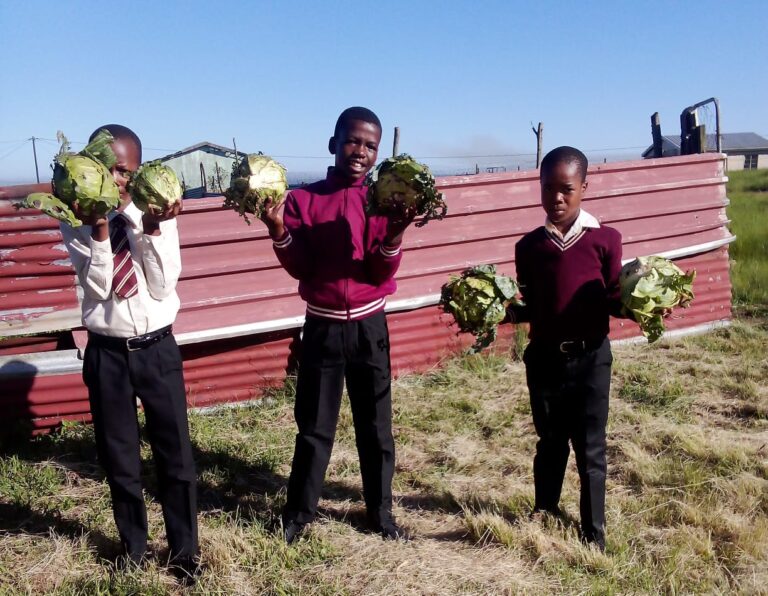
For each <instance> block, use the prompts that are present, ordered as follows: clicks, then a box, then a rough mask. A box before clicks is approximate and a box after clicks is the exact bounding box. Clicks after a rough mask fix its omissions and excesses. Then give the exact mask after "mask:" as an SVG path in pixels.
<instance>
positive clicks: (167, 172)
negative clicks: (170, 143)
mask: <svg viewBox="0 0 768 596" xmlns="http://www.w3.org/2000/svg"><path fill="white" fill-rule="evenodd" d="M128 192H129V193H131V199H132V200H133V204H134V205H136V206H137V207H138V208H139V209H141V210H142V211H143V212H144V213H151V214H153V215H160V214H161V213H162V212H163V211H165V210H166V208H168V207H169V206H170V205H175V204H176V203H179V202H181V195H182V193H183V190H182V188H181V182H179V178H178V177H177V176H176V172H174V171H173V170H172V169H171V168H170V167H168V166H165V165H163V164H161V163H160V162H159V161H151V162H149V163H145V164H144V165H142V166H141V167H139V169H138V170H136V172H134V173H133V175H132V176H131V179H130V180H129V182H128Z"/></svg>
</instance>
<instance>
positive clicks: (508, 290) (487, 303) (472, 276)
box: [440, 265, 521, 352]
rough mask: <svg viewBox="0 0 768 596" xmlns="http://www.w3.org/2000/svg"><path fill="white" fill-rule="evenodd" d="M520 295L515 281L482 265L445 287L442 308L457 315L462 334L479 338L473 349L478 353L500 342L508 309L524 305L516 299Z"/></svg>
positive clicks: (442, 293) (455, 277) (476, 339)
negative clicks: (498, 337)
mask: <svg viewBox="0 0 768 596" xmlns="http://www.w3.org/2000/svg"><path fill="white" fill-rule="evenodd" d="M517 292H518V286H517V283H516V282H515V280H514V279H512V278H511V277H507V276H506V275H499V274H497V273H496V266H495V265H478V266H477V267H472V268H471V269H467V270H465V271H463V272H462V273H461V275H459V276H454V277H452V278H451V280H450V281H449V282H448V283H446V284H445V285H443V287H442V292H441V298H440V306H441V307H442V308H443V310H444V311H445V312H447V313H450V314H451V315H453V318H454V320H455V321H456V324H457V325H458V326H459V329H460V330H461V331H463V332H468V333H471V334H473V335H474V336H475V343H474V345H473V346H472V348H471V350H472V351H475V352H477V351H480V350H482V349H483V348H485V347H487V346H489V345H490V344H491V342H493V341H494V340H495V339H496V332H497V328H498V325H499V323H501V322H502V321H503V320H504V318H505V317H506V314H507V307H508V306H509V305H510V304H521V302H520V301H519V300H518V299H517V298H515V296H516V295H517Z"/></svg>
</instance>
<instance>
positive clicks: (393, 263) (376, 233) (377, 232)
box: [365, 215, 403, 286]
mask: <svg viewBox="0 0 768 596" xmlns="http://www.w3.org/2000/svg"><path fill="white" fill-rule="evenodd" d="M386 234H387V220H386V218H384V217H381V216H375V215H374V216H370V217H368V219H367V221H366V239H365V245H366V251H365V269H366V272H367V273H368V278H369V279H370V281H371V282H372V283H373V284H375V285H377V286H380V285H381V284H383V283H385V282H387V281H389V280H390V279H392V278H393V277H394V276H395V273H397V270H398V268H399V267H400V261H401V260H402V258H403V253H402V250H401V245H399V244H398V245H389V244H386V243H385V242H384V238H385V236H386Z"/></svg>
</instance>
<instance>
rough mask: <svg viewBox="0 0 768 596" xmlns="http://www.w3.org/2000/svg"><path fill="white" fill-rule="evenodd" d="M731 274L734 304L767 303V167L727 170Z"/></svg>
mask: <svg viewBox="0 0 768 596" xmlns="http://www.w3.org/2000/svg"><path fill="white" fill-rule="evenodd" d="M728 177H729V178H730V182H729V183H728V197H729V198H730V200H731V204H730V206H729V207H728V216H729V217H730V219H731V220H732V224H731V231H733V233H734V234H736V242H734V243H733V244H732V245H731V249H730V253H731V259H732V261H733V264H732V266H731V277H732V281H733V286H734V291H733V297H734V300H735V302H736V303H737V304H761V305H764V306H765V305H768V283H766V280H768V232H767V231H766V227H767V224H768V170H737V171H733V172H728Z"/></svg>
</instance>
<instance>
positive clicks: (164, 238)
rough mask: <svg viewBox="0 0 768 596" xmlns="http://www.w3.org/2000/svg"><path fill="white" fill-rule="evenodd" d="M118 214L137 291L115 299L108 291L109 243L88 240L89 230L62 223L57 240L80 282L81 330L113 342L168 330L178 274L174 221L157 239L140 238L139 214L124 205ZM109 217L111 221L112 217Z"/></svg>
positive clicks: (175, 307)
mask: <svg viewBox="0 0 768 596" xmlns="http://www.w3.org/2000/svg"><path fill="white" fill-rule="evenodd" d="M122 213H123V215H124V216H125V217H126V218H127V220H128V222H129V223H130V225H128V226H126V233H127V235H128V244H129V246H130V249H131V259H132V261H133V268H134V270H135V271H136V278H137V281H138V292H137V293H136V294H134V295H133V296H131V297H130V298H120V297H118V296H116V295H115V294H114V292H112V270H113V267H112V264H113V262H112V246H111V244H110V241H109V238H107V239H106V240H104V241H103V242H97V241H96V240H93V239H92V238H91V226H86V225H83V226H80V227H78V228H73V227H71V226H69V225H67V224H64V223H62V224H61V235H62V237H63V239H64V245H65V246H66V247H67V250H68V251H69V257H70V259H71V261H72V266H73V267H74V269H75V272H76V273H77V279H78V281H79V286H80V287H79V288H78V298H79V299H80V306H81V308H82V312H83V325H84V326H85V327H86V329H88V330H89V331H92V332H94V333H98V334H99V335H109V336H112V337H133V336H135V335H142V334H144V333H148V332H150V331H155V330H157V329H161V328H162V327H165V326H167V325H171V324H172V323H173V322H174V320H175V319H176V314H177V313H178V312H179V306H180V301H179V296H178V294H177V293H176V282H178V280H179V275H180V274H181V251H180V249H179V232H178V228H177V226H176V220H175V219H169V220H167V221H162V222H160V235H159V236H151V235H145V234H144V231H143V230H144V228H143V225H142V220H141V218H142V215H143V213H142V212H141V210H139V208H138V207H136V205H134V204H133V203H129V204H128V205H127V206H126V207H125V209H124V210H123V212H122ZM116 215H117V213H116V212H114V213H112V214H110V220H111V219H112V218H113V217H114V216H116Z"/></svg>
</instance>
